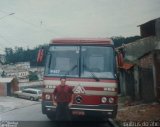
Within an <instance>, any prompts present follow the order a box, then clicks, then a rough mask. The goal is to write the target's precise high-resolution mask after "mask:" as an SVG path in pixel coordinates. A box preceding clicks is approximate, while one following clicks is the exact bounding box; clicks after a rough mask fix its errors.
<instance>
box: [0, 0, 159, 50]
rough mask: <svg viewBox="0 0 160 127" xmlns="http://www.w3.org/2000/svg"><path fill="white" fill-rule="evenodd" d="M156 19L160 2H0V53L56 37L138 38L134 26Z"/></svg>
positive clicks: (30, 46)
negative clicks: (7, 48) (135, 36)
mask: <svg viewBox="0 0 160 127" xmlns="http://www.w3.org/2000/svg"><path fill="white" fill-rule="evenodd" d="M11 13H15V14H14V15H10V14H11ZM158 17H160V0H0V53H3V51H4V48H5V47H15V46H22V47H24V48H26V47H29V48H33V47H35V46H37V45H40V44H44V43H49V41H50V40H51V39H53V38H57V37H58V38H59V37H112V36H125V37H127V36H134V35H139V27H137V25H139V24H143V23H145V22H147V21H149V20H152V19H155V18H158Z"/></svg>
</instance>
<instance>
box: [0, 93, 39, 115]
mask: <svg viewBox="0 0 160 127" xmlns="http://www.w3.org/2000/svg"><path fill="white" fill-rule="evenodd" d="M38 103H40V102H39V101H30V100H26V99H21V98H15V97H9V96H7V97H2V96H1V97H0V114H2V113H4V112H8V111H11V110H14V109H18V108H23V107H26V106H30V105H34V104H38Z"/></svg>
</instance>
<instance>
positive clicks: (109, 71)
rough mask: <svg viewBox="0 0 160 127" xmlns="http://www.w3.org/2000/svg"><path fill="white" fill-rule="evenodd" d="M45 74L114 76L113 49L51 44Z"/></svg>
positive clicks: (93, 76)
mask: <svg viewBox="0 0 160 127" xmlns="http://www.w3.org/2000/svg"><path fill="white" fill-rule="evenodd" d="M46 62H47V64H46V69H45V75H47V76H67V77H79V76H80V77H83V78H93V79H95V80H96V81H98V80H99V78H114V67H115V65H114V51H113V48H112V47H104V46H103V47H102V46H51V47H50V49H49V53H48V56H47V61H46Z"/></svg>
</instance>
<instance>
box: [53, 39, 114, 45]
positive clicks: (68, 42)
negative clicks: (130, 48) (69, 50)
mask: <svg viewBox="0 0 160 127" xmlns="http://www.w3.org/2000/svg"><path fill="white" fill-rule="evenodd" d="M50 44H51V45H52V44H56V45H62V44H65V45H72V44H73V45H81V44H82V45H94V44H96V45H106V44H107V45H114V44H113V41H112V40H111V39H108V38H58V39H53V40H51V43H50Z"/></svg>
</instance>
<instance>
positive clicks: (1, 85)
mask: <svg viewBox="0 0 160 127" xmlns="http://www.w3.org/2000/svg"><path fill="white" fill-rule="evenodd" d="M0 96H4V85H3V84H0Z"/></svg>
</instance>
